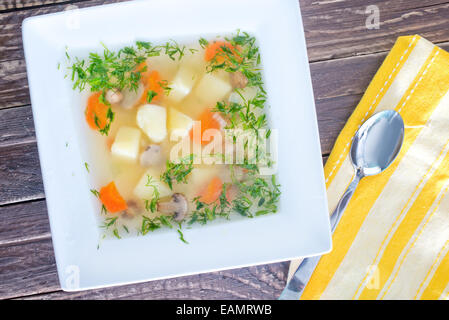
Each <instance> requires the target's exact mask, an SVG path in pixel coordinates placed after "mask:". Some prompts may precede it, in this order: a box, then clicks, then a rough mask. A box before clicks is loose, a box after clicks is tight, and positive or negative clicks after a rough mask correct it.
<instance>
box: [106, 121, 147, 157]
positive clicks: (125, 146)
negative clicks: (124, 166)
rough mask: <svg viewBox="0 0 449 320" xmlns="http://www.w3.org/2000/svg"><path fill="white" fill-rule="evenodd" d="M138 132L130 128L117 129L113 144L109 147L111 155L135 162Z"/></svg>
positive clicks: (138, 142)
mask: <svg viewBox="0 0 449 320" xmlns="http://www.w3.org/2000/svg"><path fill="white" fill-rule="evenodd" d="M140 136H141V133H140V130H139V129H137V128H132V127H121V128H120V129H118V131H117V134H116V136H115V140H114V143H113V144H112V146H111V152H112V154H113V155H115V156H118V157H121V158H124V159H127V160H132V161H135V160H136V159H137V156H138V154H139V146H140Z"/></svg>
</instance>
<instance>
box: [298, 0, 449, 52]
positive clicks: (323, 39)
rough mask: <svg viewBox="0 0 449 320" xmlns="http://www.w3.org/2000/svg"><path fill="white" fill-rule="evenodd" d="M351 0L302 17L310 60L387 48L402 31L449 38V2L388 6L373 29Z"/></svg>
mask: <svg viewBox="0 0 449 320" xmlns="http://www.w3.org/2000/svg"><path fill="white" fill-rule="evenodd" d="M351 3H352V1H350V2H349V1H348V2H345V3H343V2H342V6H341V9H339V10H332V11H329V12H327V13H317V14H314V15H310V16H309V15H305V16H304V17H303V21H304V29H305V33H306V42H307V48H308V53H309V57H310V60H311V61H317V60H327V59H335V58H342V57H348V56H356V55H364V54H370V53H376V52H383V51H387V50H389V48H391V47H392V46H393V44H394V42H395V40H396V39H397V37H398V36H402V35H410V34H416V33H418V34H420V35H421V36H423V37H425V38H426V39H428V40H429V41H432V42H434V43H442V42H447V41H449V33H447V32H446V30H447V29H448V27H449V20H448V19H447V17H448V15H449V4H448V3H444V4H438V5H434V6H429V7H424V8H412V9H406V10H402V9H401V8H396V9H390V8H388V6H387V7H386V8H385V9H384V10H381V11H380V28H379V29H372V30H368V29H367V28H366V26H365V23H366V19H367V17H368V15H366V14H365V11H358V10H357V9H353V7H352V4H351ZM369 4H371V3H369Z"/></svg>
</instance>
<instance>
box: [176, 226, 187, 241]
mask: <svg viewBox="0 0 449 320" xmlns="http://www.w3.org/2000/svg"><path fill="white" fill-rule="evenodd" d="M177 231H178V234H179V239H180V240H181V241H182V242H184V243H185V244H189V242H188V241H186V239H184V234H183V233H182V231H181V229H178V230H177Z"/></svg>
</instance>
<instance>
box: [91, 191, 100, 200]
mask: <svg viewBox="0 0 449 320" xmlns="http://www.w3.org/2000/svg"><path fill="white" fill-rule="evenodd" d="M90 192H91V193H92V194H93V195H94V196H95V197H97V198H99V197H100V192H98V191H97V190H96V189H90Z"/></svg>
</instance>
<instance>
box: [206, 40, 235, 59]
mask: <svg viewBox="0 0 449 320" xmlns="http://www.w3.org/2000/svg"><path fill="white" fill-rule="evenodd" d="M223 47H226V48H229V49H230V50H231V52H233V54H234V56H235V57H236V59H237V60H239V61H240V60H241V57H240V56H239V55H238V54H237V50H238V48H236V47H234V46H233V45H232V44H230V43H229V42H227V41H215V42H212V43H209V44H208V46H207V47H206V51H205V52H204V60H206V61H211V60H212V59H214V58H216V62H217V63H218V64H221V63H223V62H224V61H225V58H226V55H224V51H223Z"/></svg>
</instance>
